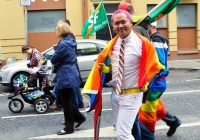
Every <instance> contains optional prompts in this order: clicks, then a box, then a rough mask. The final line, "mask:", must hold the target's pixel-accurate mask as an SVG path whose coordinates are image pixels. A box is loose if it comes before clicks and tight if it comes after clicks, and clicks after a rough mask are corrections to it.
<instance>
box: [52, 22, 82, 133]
mask: <svg viewBox="0 0 200 140" xmlns="http://www.w3.org/2000/svg"><path fill="white" fill-rule="evenodd" d="M56 34H57V37H59V38H60V39H61V40H60V42H59V43H58V46H57V49H56V51H55V53H54V54H53V56H52V57H51V63H52V64H58V63H59V64H58V69H57V74H56V76H55V78H54V80H53V84H55V85H56V87H57V89H58V94H59V96H60V97H61V105H62V107H63V112H64V117H65V120H66V121H65V128H64V129H63V130H61V131H60V132H58V133H57V134H58V135H63V134H70V133H73V132H74V122H78V124H77V125H76V126H75V127H76V128H77V127H79V126H80V125H81V124H82V123H83V122H84V121H85V117H84V116H83V115H82V114H81V113H80V112H79V110H78V109H77V108H75V107H74V106H73V105H72V103H71V97H72V96H71V95H72V94H74V92H73V90H72V89H73V88H74V87H77V86H79V85H80V78H79V73H78V70H77V67H76V65H75V63H76V54H75V51H74V47H75V46H76V45H77V44H76V41H75V40H74V38H73V37H72V36H71V35H70V34H71V29H70V26H69V25H68V24H65V23H59V24H57V26H56Z"/></svg>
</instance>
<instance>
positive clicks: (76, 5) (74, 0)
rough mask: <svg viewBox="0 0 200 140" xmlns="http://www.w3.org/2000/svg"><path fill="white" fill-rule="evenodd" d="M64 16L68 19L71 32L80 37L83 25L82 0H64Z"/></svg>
mask: <svg viewBox="0 0 200 140" xmlns="http://www.w3.org/2000/svg"><path fill="white" fill-rule="evenodd" d="M65 1H66V2H65V3H66V18H67V19H69V20H70V23H71V28H72V32H73V33H74V34H75V35H76V38H77V39H79V38H82V35H81V30H82V27H83V16H82V2H81V1H80V0H65Z"/></svg>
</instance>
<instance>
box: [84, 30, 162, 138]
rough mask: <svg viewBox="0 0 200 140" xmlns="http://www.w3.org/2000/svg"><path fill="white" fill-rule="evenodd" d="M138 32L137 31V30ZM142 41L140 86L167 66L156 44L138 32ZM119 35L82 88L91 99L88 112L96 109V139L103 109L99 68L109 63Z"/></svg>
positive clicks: (101, 76)
mask: <svg viewBox="0 0 200 140" xmlns="http://www.w3.org/2000/svg"><path fill="white" fill-rule="evenodd" d="M135 33H136V32H135ZM136 34H137V35H138V37H139V38H140V39H141V41H142V55H141V63H140V72H139V81H138V87H139V88H141V87H143V86H145V85H146V84H147V83H148V82H149V81H150V80H151V79H152V78H153V77H154V76H155V75H156V73H158V72H159V71H160V70H161V69H165V67H164V66H163V65H162V64H161V63H160V62H159V60H158V56H157V53H156V50H155V48H154V46H153V45H152V44H151V42H149V41H148V40H147V39H146V38H145V37H143V36H141V35H139V34H138V33H136ZM118 38H119V36H118V35H116V36H115V38H113V39H112V40H111V41H109V42H108V44H107V45H106V46H105V48H104V50H103V51H102V52H101V53H100V54H99V56H98V58H97V60H96V62H95V64H94V66H93V68H92V70H91V72H90V74H89V77H88V79H87V81H86V83H85V86H84V88H83V90H82V95H83V96H85V97H86V98H88V99H89V100H90V103H89V106H88V108H87V110H86V111H87V112H90V111H92V110H95V112H94V139H95V140H98V139H99V128H100V118H101V109H102V83H103V80H104V76H103V75H104V74H101V72H100V70H99V65H98V64H99V63H104V64H105V65H108V64H107V60H110V54H111V51H112V48H113V46H114V45H115V43H116V41H117V39H118Z"/></svg>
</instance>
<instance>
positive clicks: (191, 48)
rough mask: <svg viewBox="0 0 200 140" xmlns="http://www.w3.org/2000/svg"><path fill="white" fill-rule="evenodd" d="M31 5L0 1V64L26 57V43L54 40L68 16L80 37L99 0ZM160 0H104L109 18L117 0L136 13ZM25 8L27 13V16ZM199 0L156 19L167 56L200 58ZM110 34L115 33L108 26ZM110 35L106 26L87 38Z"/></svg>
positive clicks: (43, 44)
mask: <svg viewBox="0 0 200 140" xmlns="http://www.w3.org/2000/svg"><path fill="white" fill-rule="evenodd" d="M31 1H32V3H31V6H27V7H24V6H20V2H19V0H1V1H0V21H1V22H0V64H1V65H0V67H2V66H3V65H5V64H6V60H8V58H9V57H15V59H16V60H20V59H24V58H26V56H25V55H23V54H22V53H21V46H23V45H25V44H28V45H30V46H32V47H35V48H37V49H38V50H40V51H44V50H45V49H47V48H49V47H51V46H52V45H54V44H56V43H57V42H58V41H59V39H58V38H56V35H55V26H56V23H57V21H58V20H59V19H63V18H67V19H69V20H70V22H71V28H72V31H73V33H74V34H75V36H76V38H77V39H82V35H81V31H82V28H83V25H84V22H85V21H86V20H87V18H88V17H89V16H90V14H91V13H92V12H93V10H94V9H95V7H96V6H97V5H98V4H99V2H100V1H101V0H31ZM160 1H161V0H152V1H149V0H142V1H138V0H104V5H105V9H106V12H107V16H108V19H109V20H110V17H111V15H112V13H113V12H114V11H115V10H116V9H117V7H118V5H119V3H122V2H130V3H131V4H132V5H133V7H134V9H135V13H136V15H142V14H146V13H147V12H148V11H150V10H151V9H152V8H153V7H154V6H155V5H157V4H158V3H159V2H160ZM26 10H27V16H26V14H25V13H26ZM199 14H200V1H199V0H181V2H180V4H179V5H178V6H177V7H176V8H175V9H174V10H173V11H172V12H171V13H170V14H169V15H167V16H165V17H163V18H162V20H160V21H159V22H158V30H159V31H160V32H162V33H163V34H164V35H165V36H166V37H167V38H168V39H169V60H172V59H196V58H200V53H199V51H200V18H199V17H200V15H199ZM110 31H111V33H112V37H113V36H114V35H115V33H114V32H113V30H112V27H111V30H110ZM90 38H91V39H94V38H96V39H104V40H109V39H110V38H111V35H110V32H109V28H108V27H105V28H104V29H102V30H100V31H98V32H97V33H95V34H94V35H92V36H90V37H89V39H90Z"/></svg>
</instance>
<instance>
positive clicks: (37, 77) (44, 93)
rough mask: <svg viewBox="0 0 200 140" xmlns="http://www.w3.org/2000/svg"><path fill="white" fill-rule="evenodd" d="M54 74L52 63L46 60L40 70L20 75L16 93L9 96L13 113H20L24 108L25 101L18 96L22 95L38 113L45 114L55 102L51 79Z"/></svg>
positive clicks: (16, 82)
mask: <svg viewBox="0 0 200 140" xmlns="http://www.w3.org/2000/svg"><path fill="white" fill-rule="evenodd" d="M51 74H52V65H51V63H50V61H47V60H46V61H45V62H44V63H43V65H41V66H40V68H39V70H38V71H37V72H36V73H35V74H32V75H30V77H29V78H28V77H26V76H23V75H20V78H19V79H18V80H16V81H14V82H15V86H16V90H15V92H14V94H11V95H9V96H8V99H9V100H10V102H9V104H8V107H9V110H10V111H11V112H13V113H19V112H21V111H22V110H23V108H24V103H23V102H22V100H21V99H19V98H16V96H18V95H20V96H21V97H22V99H23V100H24V101H25V102H26V103H29V104H31V105H32V106H33V107H34V110H35V111H36V112H37V113H38V114H44V113H46V112H47V111H48V108H49V106H50V105H52V104H53V103H54V102H55V97H54V96H53V94H52V93H51V92H50V90H52V89H53V86H52V85H51V82H50V80H49V78H50V76H51Z"/></svg>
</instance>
